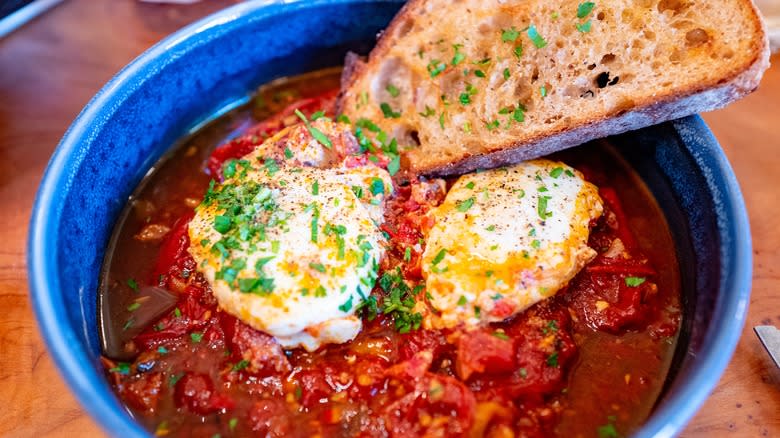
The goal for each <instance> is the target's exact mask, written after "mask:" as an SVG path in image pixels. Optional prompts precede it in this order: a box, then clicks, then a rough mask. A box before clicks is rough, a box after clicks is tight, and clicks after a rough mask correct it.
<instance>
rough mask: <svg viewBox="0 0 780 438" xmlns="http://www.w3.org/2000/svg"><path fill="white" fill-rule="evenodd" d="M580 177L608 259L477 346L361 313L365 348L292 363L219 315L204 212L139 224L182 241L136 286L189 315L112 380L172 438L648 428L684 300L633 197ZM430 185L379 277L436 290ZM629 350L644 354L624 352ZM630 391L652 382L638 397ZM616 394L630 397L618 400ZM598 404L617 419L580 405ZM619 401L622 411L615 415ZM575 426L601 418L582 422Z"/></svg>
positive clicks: (318, 98)
mask: <svg viewBox="0 0 780 438" xmlns="http://www.w3.org/2000/svg"><path fill="white" fill-rule="evenodd" d="M335 96H336V93H335V91H326V92H324V93H319V94H312V96H311V97H303V98H302V99H300V100H297V101H294V102H288V103H287V104H286V105H285V106H283V108H282V109H281V110H280V111H278V112H276V113H275V114H274V115H272V116H270V117H267V118H265V119H263V120H262V121H260V122H259V123H258V124H256V125H254V126H252V127H251V128H249V129H248V130H245V134H244V135H242V136H240V137H237V138H235V139H233V140H231V141H229V142H227V143H226V144H224V145H222V146H220V147H218V148H216V149H215V150H213V152H211V153H210V154H209V156H208V158H207V160H205V163H206V164H205V172H206V173H207V174H209V175H211V176H212V177H214V178H216V179H219V178H220V177H221V169H222V167H223V164H224V163H225V162H226V160H228V159H230V158H238V157H240V156H243V155H244V154H246V153H248V152H250V151H251V150H252V149H253V148H254V147H255V146H256V145H257V144H259V142H262V139H264V138H267V137H269V136H272V135H273V134H274V133H275V132H277V131H278V130H280V129H282V128H283V127H284V126H286V125H289V124H291V123H294V121H295V117H296V116H295V114H294V111H295V110H299V111H301V112H302V113H304V114H305V115H306V116H307V117H311V115H312V114H313V113H315V112H316V111H320V110H324V111H325V113H326V114H328V115H329V116H333V105H334V101H335ZM185 154H186V152H185ZM368 155H369V154H367V156H366V159H367V158H368ZM173 159H174V160H175V159H176V158H173ZM376 161H377V162H378V163H379V164H380V165H381V164H386V161H385V162H384V163H383V162H382V160H381V157H380V159H379V160H376ZM575 161H576V160H575ZM575 165H576V164H575ZM577 167H578V168H579V169H580V170H582V171H583V172H584V174H585V175H586V177H587V178H588V179H589V180H591V181H593V182H594V183H597V184H598V185H599V187H600V195H601V196H602V198H603V200H604V204H605V211H604V215H603V216H602V218H601V219H599V220H598V221H597V222H596V223H594V224H593V228H592V232H591V236H590V241H589V244H590V246H591V247H592V248H594V249H596V250H597V251H598V253H599V255H598V256H597V257H596V258H595V259H594V260H593V261H592V262H591V263H590V264H588V265H587V266H586V267H585V269H583V270H582V271H581V272H580V273H579V275H577V277H575V279H574V280H573V281H571V283H570V284H569V285H568V286H567V287H566V288H565V289H564V290H562V291H560V292H559V293H558V294H557V295H556V296H555V297H553V298H551V299H548V300H546V301H543V302H541V303H538V304H537V305H535V306H533V307H532V308H530V309H528V310H527V311H525V312H523V313H521V314H519V315H516V316H514V317H512V318H510V319H508V320H505V321H503V322H501V323H496V324H491V325H490V326H489V327H483V328H480V329H477V330H472V331H466V332H461V331H457V330H424V329H422V328H420V329H417V330H410V331H408V332H407V333H399V332H398V330H397V329H396V326H395V323H394V321H393V319H392V318H391V317H389V316H387V315H383V314H381V313H380V314H378V315H374V314H371V313H370V312H364V314H363V318H364V328H363V330H362V332H361V333H360V334H359V335H358V337H357V338H356V339H355V340H353V341H352V342H349V343H347V344H343V345H329V346H326V347H323V348H321V349H319V350H318V351H316V352H313V353H309V352H306V351H303V350H299V349H296V350H291V351H284V350H283V349H282V348H281V347H280V346H279V345H278V344H277V343H276V341H275V340H274V339H273V338H272V337H270V336H268V335H266V334H264V333H262V332H259V331H257V330H255V329H253V328H251V327H249V326H248V325H246V324H244V323H242V322H241V321H239V320H237V319H236V318H234V317H233V316H230V315H228V314H226V313H225V312H222V311H221V310H220V309H219V307H218V306H217V302H216V300H215V298H214V297H213V295H212V293H211V290H210V287H209V285H208V283H207V282H206V281H205V279H204V278H203V277H202V276H201V275H200V274H199V273H198V272H197V267H196V266H195V261H194V260H193V259H192V257H191V256H190V255H189V253H188V251H187V248H188V246H189V238H188V236H187V225H188V222H189V220H190V219H191V217H192V213H191V210H190V212H187V211H186V209H185V212H184V213H183V214H177V213H180V211H181V210H182V209H181V208H178V209H169V210H170V211H169V212H168V213H166V212H160V211H156V212H154V213H152V214H150V215H149V216H148V217H147V218H146V219H145V220H137V222H138V223H137V224H136V225H137V226H144V224H146V225H148V224H149V223H154V222H164V223H166V224H167V225H166V226H167V227H168V228H169V229H170V230H169V231H168V232H167V233H165V236H164V238H163V239H161V240H160V241H159V242H156V243H154V244H153V245H151V246H152V249H150V250H149V251H147V254H150V253H156V256H154V257H151V259H152V260H149V261H148V262H146V265H145V266H146V268H145V269H141V268H137V269H136V270H135V272H137V273H139V272H146V273H147V274H146V276H145V278H143V280H136V281H139V282H143V283H144V284H148V285H154V286H157V287H160V288H163V289H165V290H169V291H172V292H174V293H175V294H176V295H177V298H176V300H177V301H176V305H175V307H174V308H173V310H171V311H169V312H167V313H166V314H164V315H163V316H162V317H160V318H159V319H157V320H155V321H154V322H153V323H151V324H149V325H148V326H146V327H143V328H139V329H141V331H140V332H138V333H137V334H135V335H134V336H133V337H132V339H130V340H128V342H127V344H128V347H127V348H128V349H129V350H131V351H132V353H133V360H132V361H130V362H127V363H120V362H118V361H115V360H112V359H110V358H104V364H105V366H106V369H107V373H108V375H109V377H110V379H111V382H112V384H113V386H114V388H115V390H116V392H117V394H118V395H119V397H120V398H121V400H122V401H123V402H124V403H125V404H127V406H128V407H129V408H130V409H131V410H132V411H133V412H134V413H135V414H137V417H138V418H139V419H140V421H142V423H144V424H146V425H147V426H148V427H150V428H151V429H152V430H154V431H155V432H156V433H157V434H158V435H161V436H205V437H211V436H215V435H217V434H219V435H220V436H222V437H226V436H239V435H259V436H272V437H277V436H279V437H281V436H293V437H295V436H301V437H310V436H391V437H409V436H494V437H511V436H531V437H533V436H550V435H556V434H557V435H561V436H568V435H569V432H571V431H573V430H577V431H579V432H581V435H582V436H613V435H611V433H612V431H615V433H619V434H620V435H623V434H625V433H627V432H629V431H630V429H631V428H633V427H636V426H637V422H638V421H641V420H642V419H643V418H644V416H646V415H647V412H646V411H647V410H648V409H649V407H648V406H650V405H652V402H653V400H652V399H653V397H655V396H657V393H658V390H659V388H660V384H661V382H662V381H663V376H664V374H665V372H666V368H665V367H667V366H668V356H669V354H670V351H671V345H672V344H673V342H674V337H675V335H676V332H677V327H678V325H679V317H680V316H679V310H678V305H677V302H678V297H677V296H676V293H677V290H676V288H675V287H670V286H669V285H668V284H660V285H659V273H658V270H657V267H656V266H654V263H653V262H651V260H650V258H649V257H648V256H646V255H645V254H644V253H643V249H642V246H641V245H640V243H641V239H638V238H637V237H636V232H637V231H638V232H640V233H641V232H647V231H650V230H632V229H631V226H630V224H631V223H632V220H631V219H630V215H629V213H627V212H626V210H625V209H624V207H623V205H622V203H621V196H620V192H621V191H620V189H619V188H617V187H610V186H609V185H608V183H609V178H608V177H607V175H606V173H605V172H604V169H600V168H598V166H592V167H591V166H589V165H587V164H584V165H582V166H577ZM171 181H172V180H171ZM397 183H399V182H397ZM185 185H186V184H185ZM421 187H422V186H421V185H420V184H418V183H417V182H412V183H411V184H410V183H399V184H398V186H397V190H396V195H395V197H394V198H393V199H392V200H391V201H390V205H389V208H388V213H387V222H386V223H385V224H384V225H383V231H385V232H386V233H387V234H388V235H389V237H390V239H389V242H390V243H391V247H390V248H389V250H388V251H387V256H386V257H385V260H384V261H383V263H382V266H381V267H380V277H381V276H382V273H383V272H394V270H396V269H397V268H400V272H401V274H402V276H403V278H404V279H405V280H406V281H407V282H409V283H411V284H421V283H423V279H422V277H421V270H420V266H419V265H420V257H421V252H422V247H421V245H419V243H420V242H422V239H421V238H422V236H423V234H422V231H421V230H422V229H424V228H426V227H429V226H430V225H431V224H429V223H427V221H429V219H427V216H425V212H426V211H427V210H428V209H430V208H431V206H432V205H435V204H436V203H438V202H439V201H440V200H441V198H443V196H444V192H443V191H440V192H437V191H436V190H423V189H422V188H421ZM173 191H174V192H176V189H175V188H174V189H173ZM181 191H183V192H187V190H181ZM190 193H191V191H190V192H188V193H179V197H181V198H187V196H186V195H189V194H190ZM167 196H168V198H166V199H169V198H172V197H175V195H167ZM186 202H187V201H186V199H185V203H186ZM189 202H190V204H192V203H193V202H192V201H189ZM163 210H165V208H163ZM406 248H417V249H416V250H412V251H411V252H408V251H407V249H406ZM120 249H121V248H120ZM120 249H117V251H119V250H120ZM665 249H666V250H668V248H665ZM652 252H653V253H656V252H658V251H657V248H656V249H654V250H653V251H652ZM145 258H146V259H150V257H145ZM673 262H674V257H673V256H672V257H668V260H664V262H662V263H661V264H662V265H663V267H664V271H669V270H670V269H676V267H671V268H670V266H671V265H673ZM138 263H141V262H138ZM141 264H143V263H141ZM664 282H666V281H664ZM373 296H374V297H375V298H376V299H377V301H379V302H380V303H381V302H383V300H384V299H385V297H386V292H385V291H384V290H383V289H382V288H381V287H379V286H377V287H375V289H374V291H373ZM416 299H423V298H422V297H421V296H418V297H416ZM498 309H499V311H501V308H500V306H499V307H498ZM504 310H505V312H506V314H511V313H512V309H504ZM632 339H633V341H635V345H633V346H631V345H629V346H626V345H625V343H624V342H623V341H628V340H632ZM591 350H592V351H591ZM615 354H617V355H618V357H620V356H624V357H626V360H625V361H623V364H624V365H626V364H627V365H630V367H629V368H626V367H625V366H619V365H614V364H613V365H610V366H611V368H610V366H607V365H605V369H603V370H600V371H599V370H598V367H597V366H596V365H597V364H596V363H595V361H593V360H591V359H592V358H594V357H595V358H599V357H602V358H603V357H604V355H615ZM613 357H614V356H613ZM648 358H655V360H648ZM606 368H609V369H606ZM582 370H587V372H583V371H582ZM599 372H600V373H602V374H604V376H605V377H603V378H602V381H601V385H603V386H609V387H602V388H589V389H580V387H582V386H587V385H586V383H587V382H588V381H593V380H592V379H593V375H594V374H597V373H599ZM632 378H634V379H636V380H635V383H636V382H640V383H641V381H642V379H645V380H646V381H645V383H644V384H635V385H632V384H631V379H632ZM616 381H617V382H620V383H622V382H623V381H625V384H622V385H621V386H620V387H619V388H616V387H615V386H614V385H615V382H616ZM575 391H578V392H575ZM612 393H616V394H612ZM617 393H619V394H617ZM587 397H590V402H591V403H595V404H603V405H604V406H597V407H588V408H585V407H581V406H582V405H583V404H584V403H583V402H585V401H586V400H585V399H586V398H587ZM640 399H641V400H640ZM625 400H628V401H625ZM637 400H640V402H637ZM612 401H614V402H615V403H617V405H618V407H619V409H610V407H609V404H610V402H612ZM578 406H580V407H578ZM620 409H625V410H629V411H630V410H632V409H633V412H629V413H627V414H624V413H623V412H620ZM640 411H641V412H640ZM577 416H586V417H595V418H589V419H586V420H583V419H576V420H572V418H575V417H577ZM614 436H617V435H614Z"/></svg>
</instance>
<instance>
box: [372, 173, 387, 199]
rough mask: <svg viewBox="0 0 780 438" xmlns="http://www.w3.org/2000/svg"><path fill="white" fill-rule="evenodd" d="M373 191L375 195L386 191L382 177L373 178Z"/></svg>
mask: <svg viewBox="0 0 780 438" xmlns="http://www.w3.org/2000/svg"><path fill="white" fill-rule="evenodd" d="M371 193H372V194H374V195H381V194H384V193H385V182H384V181H382V178H377V177H374V178H372V179H371Z"/></svg>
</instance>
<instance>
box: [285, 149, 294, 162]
mask: <svg viewBox="0 0 780 438" xmlns="http://www.w3.org/2000/svg"><path fill="white" fill-rule="evenodd" d="M292 157H293V151H292V150H290V148H289V147H288V146H285V147H284V158H287V159H288V160H289V159H290V158H292Z"/></svg>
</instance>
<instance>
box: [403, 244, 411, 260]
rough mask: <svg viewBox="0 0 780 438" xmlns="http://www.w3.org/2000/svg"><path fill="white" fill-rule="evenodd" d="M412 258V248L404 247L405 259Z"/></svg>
mask: <svg viewBox="0 0 780 438" xmlns="http://www.w3.org/2000/svg"><path fill="white" fill-rule="evenodd" d="M411 260H412V248H410V247H408V246H407V247H406V249H404V261H405V262H409V261H411Z"/></svg>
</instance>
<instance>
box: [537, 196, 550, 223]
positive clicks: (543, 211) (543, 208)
mask: <svg viewBox="0 0 780 438" xmlns="http://www.w3.org/2000/svg"><path fill="white" fill-rule="evenodd" d="M550 199H552V197H551V196H539V203H538V204H537V206H536V211H537V213H539V217H540V218H541V219H543V220H544V219H547V218H549V217H551V216H552V212H551V211H548V210H547V201H549V200H550Z"/></svg>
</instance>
